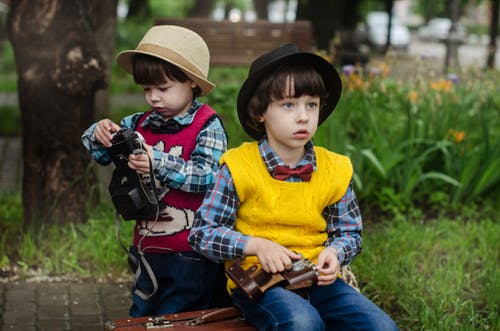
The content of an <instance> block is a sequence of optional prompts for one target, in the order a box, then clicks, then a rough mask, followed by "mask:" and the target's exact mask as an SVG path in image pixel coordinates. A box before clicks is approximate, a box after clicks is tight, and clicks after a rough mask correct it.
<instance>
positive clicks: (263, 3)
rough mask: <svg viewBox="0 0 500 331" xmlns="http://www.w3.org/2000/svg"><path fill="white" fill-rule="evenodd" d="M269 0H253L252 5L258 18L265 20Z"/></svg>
mask: <svg viewBox="0 0 500 331" xmlns="http://www.w3.org/2000/svg"><path fill="white" fill-rule="evenodd" d="M268 5H269V0H253V6H254V8H255V13H256V14H257V19H258V20H267V6H268Z"/></svg>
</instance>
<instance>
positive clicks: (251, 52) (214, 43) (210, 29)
mask: <svg viewBox="0 0 500 331" xmlns="http://www.w3.org/2000/svg"><path fill="white" fill-rule="evenodd" d="M155 24H157V25H162V24H167V25H169V24H170V25H179V26H183V27H185V28H188V29H191V30H193V31H195V32H196V33H198V34H199V35H200V36H202V38H203V39H204V40H205V42H206V43H207V45H208V48H209V49H210V64H211V65H213V66H248V65H250V63H251V62H252V61H253V60H254V59H255V58H256V57H257V56H259V55H261V54H263V53H265V52H267V51H270V50H272V49H274V48H276V47H278V46H280V45H282V44H284V43H286V42H292V43H295V44H297V46H298V47H299V49H300V50H302V51H311V50H312V47H313V41H312V40H313V39H312V27H311V22H310V21H295V22H292V23H271V22H269V21H260V20H259V21H255V22H238V23H233V22H231V21H227V20H225V21H214V20H211V19H205V18H187V19H179V18H157V19H156V20H155Z"/></svg>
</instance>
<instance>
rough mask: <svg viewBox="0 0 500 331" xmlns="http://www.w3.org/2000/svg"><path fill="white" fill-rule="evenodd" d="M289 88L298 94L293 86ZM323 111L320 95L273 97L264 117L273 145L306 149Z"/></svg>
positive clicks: (262, 117)
mask: <svg viewBox="0 0 500 331" xmlns="http://www.w3.org/2000/svg"><path fill="white" fill-rule="evenodd" d="M292 84H293V82H292ZM287 90H288V91H290V92H291V93H290V94H291V95H293V94H294V91H293V88H292V89H288V88H287ZM319 111H320V98H319V97H317V96H309V95H302V96H300V97H293V96H290V97H286V98H284V99H281V100H274V101H272V102H271V103H270V104H269V106H268V107H267V110H266V112H265V113H264V114H263V115H262V116H261V118H260V121H261V122H263V123H264V126H265V128H266V134H267V138H268V140H269V143H270V144H271V147H273V149H275V150H276V151H278V150H293V149H297V150H299V149H302V150H303V148H304V145H305V144H306V143H307V142H308V141H309V140H310V139H312V137H313V136H314V134H315V133H316V130H317V128H318V119H319Z"/></svg>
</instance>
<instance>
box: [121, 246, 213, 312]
mask: <svg viewBox="0 0 500 331" xmlns="http://www.w3.org/2000/svg"><path fill="white" fill-rule="evenodd" d="M130 252H131V253H132V254H133V255H134V256H135V257H136V258H137V259H140V258H139V256H138V254H137V248H136V247H133V246H132V247H130ZM144 255H145V257H146V260H147V261H148V263H149V264H150V266H151V268H152V269H153V271H154V275H155V277H156V280H157V282H158V291H157V292H156V293H155V294H154V295H153V296H152V297H151V298H149V299H148V300H143V299H142V298H140V297H139V296H138V295H137V294H135V293H134V292H135V290H136V286H133V287H132V306H131V307H130V311H129V314H130V316H131V317H140V316H154V315H160V314H168V313H177V312H181V311H190V310H199V309H206V308H208V306H209V303H210V301H211V299H212V291H213V288H214V284H215V277H216V272H217V263H214V262H212V261H210V260H207V259H206V258H204V257H202V256H201V255H199V254H198V253H196V252H182V253H166V254H162V253H153V254H144ZM141 269H142V272H141V274H140V276H139V278H138V280H137V283H136V284H137V286H138V287H139V289H140V290H141V291H142V292H144V293H151V292H152V291H153V284H152V282H151V279H150V278H149V276H148V274H147V272H146V271H145V268H144V267H143V266H141ZM133 271H134V272H135V270H133Z"/></svg>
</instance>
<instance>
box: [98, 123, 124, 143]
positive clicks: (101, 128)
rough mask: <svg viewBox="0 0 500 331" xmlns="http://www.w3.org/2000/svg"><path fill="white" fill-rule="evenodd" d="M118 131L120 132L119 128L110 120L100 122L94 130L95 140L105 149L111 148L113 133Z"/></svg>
mask: <svg viewBox="0 0 500 331" xmlns="http://www.w3.org/2000/svg"><path fill="white" fill-rule="evenodd" d="M118 131H120V127H119V126H118V125H117V124H116V123H114V122H113V121H111V120H110V119H107V118H106V119H103V120H100V121H99V122H98V123H97V126H96V128H95V132H94V135H95V139H96V140H97V141H98V142H100V143H101V144H103V145H104V146H105V147H111V145H112V143H111V140H112V139H113V133H115V132H118Z"/></svg>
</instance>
